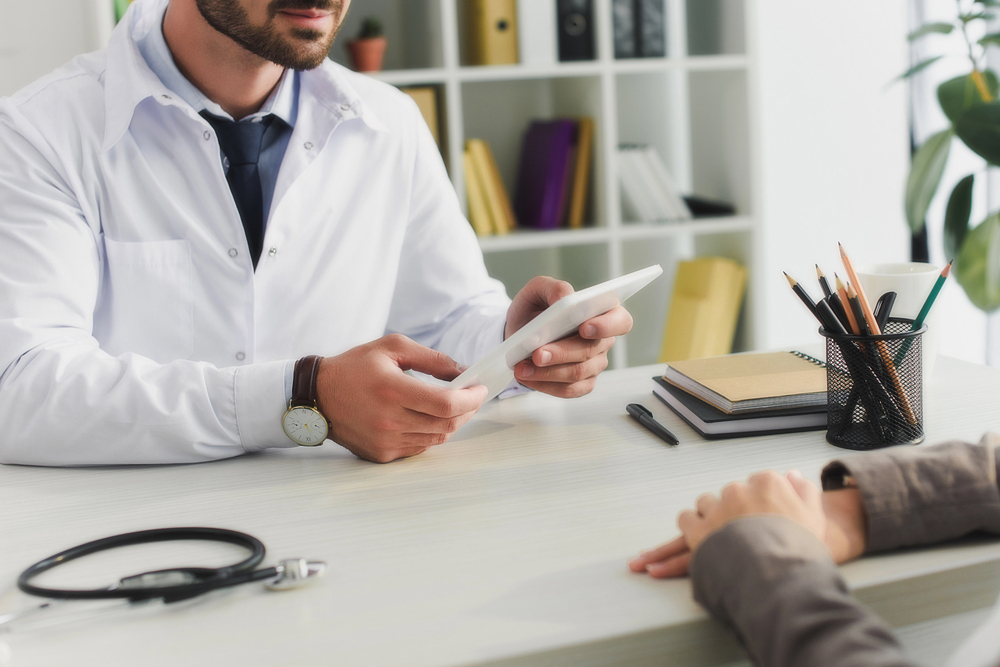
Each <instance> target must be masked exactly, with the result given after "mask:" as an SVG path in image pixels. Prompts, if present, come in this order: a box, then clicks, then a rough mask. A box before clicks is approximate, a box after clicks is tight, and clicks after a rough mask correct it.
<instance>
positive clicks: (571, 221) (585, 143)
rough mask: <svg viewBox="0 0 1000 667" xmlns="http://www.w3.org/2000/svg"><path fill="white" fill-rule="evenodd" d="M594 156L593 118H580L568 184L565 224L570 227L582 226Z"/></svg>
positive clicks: (577, 227)
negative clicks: (568, 196)
mask: <svg viewBox="0 0 1000 667" xmlns="http://www.w3.org/2000/svg"><path fill="white" fill-rule="evenodd" d="M593 156H594V119H593V118H580V119H579V120H578V121H577V132H576V149H575V157H574V163H573V177H572V185H571V186H570V202H569V211H568V213H567V216H566V226H567V227H569V228H570V229H579V228H580V227H583V218H584V215H585V214H586V211H587V197H588V195H589V194H590V172H591V169H592V167H593Z"/></svg>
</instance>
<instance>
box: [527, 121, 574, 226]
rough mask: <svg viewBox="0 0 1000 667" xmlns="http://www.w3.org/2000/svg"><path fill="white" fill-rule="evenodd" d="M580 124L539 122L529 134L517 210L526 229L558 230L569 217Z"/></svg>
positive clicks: (532, 125)
mask: <svg viewBox="0 0 1000 667" xmlns="http://www.w3.org/2000/svg"><path fill="white" fill-rule="evenodd" d="M575 134H576V123H575V122H574V121H571V120H552V121H535V122H533V123H531V125H530V126H529V127H528V130H527V131H526V132H525V135H524V140H523V142H522V146H521V158H520V163H519V166H518V174H517V191H516V196H515V198H514V200H515V204H514V210H515V213H516V215H517V220H518V222H519V223H521V224H522V225H523V226H525V227H535V228H537V229H555V228H557V227H559V225H560V223H561V222H562V219H563V215H564V213H565V205H566V192H567V189H568V188H567V186H566V184H567V179H568V178H569V177H570V169H569V167H570V159H571V157H572V149H573V137H574V136H575Z"/></svg>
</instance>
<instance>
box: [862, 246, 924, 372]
mask: <svg viewBox="0 0 1000 667" xmlns="http://www.w3.org/2000/svg"><path fill="white" fill-rule="evenodd" d="M941 269H942V267H940V266H935V265H933V264H925V263H923V262H902V263H897V264H871V265H869V266H863V267H861V270H860V271H858V280H860V281H861V287H863V288H864V290H865V295H866V296H867V297H868V301H869V302H870V304H871V307H872V308H874V307H875V302H876V301H878V299H879V297H880V296H882V295H883V294H885V293H886V292H895V293H896V301H895V303H894V304H893V306H892V312H891V313H890V316H891V317H900V318H905V319H909V320H912V319H914V318H915V317H916V316H917V314H918V313H919V312H920V309H921V308H923V306H924V302H925V301H926V300H927V297H928V296H930V293H931V289H933V288H934V283H936V282H937V279H938V276H940V275H941ZM936 311H937V309H935V308H931V311H930V313H929V314H928V315H927V318H926V319H925V320H924V324H926V325H927V331H926V332H925V333H924V335H923V336H922V340H921V347H922V349H923V376H924V378H925V380H926V379H930V377H931V375H932V374H933V372H934V361H935V359H936V358H937V350H938V330H939V328H938V325H937V317H936V315H935V313H936Z"/></svg>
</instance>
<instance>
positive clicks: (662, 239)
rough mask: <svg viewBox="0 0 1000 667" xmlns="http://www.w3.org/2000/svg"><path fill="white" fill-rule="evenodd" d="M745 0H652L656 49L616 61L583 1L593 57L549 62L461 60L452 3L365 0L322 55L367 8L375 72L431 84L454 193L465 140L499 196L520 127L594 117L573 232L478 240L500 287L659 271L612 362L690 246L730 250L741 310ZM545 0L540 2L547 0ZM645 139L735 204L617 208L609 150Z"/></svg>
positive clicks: (750, 216) (745, 219)
mask: <svg viewBox="0 0 1000 667" xmlns="http://www.w3.org/2000/svg"><path fill="white" fill-rule="evenodd" d="M752 1H753V0H686V1H685V0H665V2H666V11H667V16H668V26H667V30H668V41H667V48H668V56H667V57H665V58H648V59H631V60H616V59H615V58H614V48H613V42H612V39H613V37H612V25H611V3H610V0H595V6H594V19H595V22H596V26H595V28H596V31H597V32H596V43H597V56H598V57H597V59H596V60H594V61H589V62H572V63H555V64H552V65H544V66H538V65H532V66H529V65H510V66H487V67H476V66H466V65H464V64H463V62H462V59H461V53H462V39H463V37H462V35H461V31H460V29H459V26H460V25H461V20H460V15H461V3H462V2H464V0H366V1H365V3H364V4H361V3H356V5H354V6H352V8H351V13H350V15H349V16H348V19H347V20H346V21H345V25H344V28H343V30H342V32H341V37H340V38H339V39H338V42H339V43H340V44H341V46H339V47H338V46H337V45H335V46H334V49H333V52H332V53H331V57H332V58H333V59H334V60H337V61H339V62H344V63H346V54H345V53H344V50H343V46H342V44H343V43H345V42H346V41H347V39H349V38H350V37H351V36H353V34H354V33H355V32H356V30H357V25H358V24H359V23H360V22H361V20H362V19H363V18H364V17H366V16H378V17H379V18H380V19H381V20H382V22H383V25H384V26H385V30H386V35H387V37H388V40H389V52H388V54H387V60H386V70H385V71H383V72H381V73H379V74H377V75H376V76H378V78H380V79H381V80H383V81H386V82H388V83H391V84H394V85H398V86H412V85H432V86H437V87H438V88H439V90H440V92H441V97H440V99H441V102H442V107H443V108H442V112H443V114H444V115H443V121H442V126H443V130H444V135H445V139H444V143H443V153H444V156H445V159H446V162H447V163H448V165H449V169H450V173H451V178H452V181H453V183H454V185H455V189H456V191H457V192H458V194H459V198H460V199H461V200H462V202H463V204H464V202H465V181H464V174H463V173H462V170H461V169H457V168H455V167H456V165H461V158H462V149H463V145H464V142H465V139H466V138H472V137H476V138H481V139H485V140H487V141H488V142H489V143H490V145H491V147H492V148H493V151H494V153H495V155H496V158H497V163H498V165H499V168H500V172H501V175H502V177H503V179H504V182H505V184H506V186H507V189H508V190H509V191H510V193H511V195H512V196H513V193H514V189H515V188H514V185H515V177H516V170H517V161H518V157H519V154H520V149H521V138H522V134H523V132H524V130H525V129H526V127H527V125H528V123H529V122H530V121H531V120H533V119H537V118H553V117H559V116H590V117H592V118H594V120H595V122H596V136H595V162H594V172H593V180H592V182H591V201H590V203H589V207H588V218H587V221H586V223H585V224H586V226H585V228H584V229H580V230H554V231H534V230H517V231H515V232H514V233H512V234H509V235H506V236H492V237H483V238H481V239H480V246H481V248H482V250H483V253H484V256H485V258H486V264H487V266H488V268H489V270H490V273H491V274H492V275H493V276H495V277H497V278H499V279H500V280H502V281H503V282H504V284H505V285H506V286H507V289H508V292H509V293H510V294H512V295H513V294H514V293H515V292H516V291H517V290H519V289H520V288H521V287H522V286H523V285H524V283H525V282H527V280H529V279H530V278H532V277H533V276H535V275H539V274H547V275H553V276H556V277H558V278H562V279H565V280H569V281H570V282H571V283H573V284H574V285H575V286H577V287H578V288H581V287H586V286H588V285H591V284H593V283H596V282H600V281H602V280H606V279H608V278H612V277H616V276H619V275H622V274H624V273H627V272H629V271H633V270H637V269H640V268H643V267H645V266H647V265H649V264H653V263H659V264H661V265H662V266H663V268H664V276H663V277H662V278H660V279H658V280H657V281H656V282H655V283H654V284H653V285H651V286H650V287H647V288H646V289H645V290H643V291H642V292H640V293H639V294H638V295H636V296H635V297H633V299H632V300H631V301H630V302H629V304H628V305H629V311H630V312H631V313H632V315H633V317H634V319H635V327H634V329H633V331H632V333H630V334H629V335H628V336H626V337H625V338H624V339H623V340H620V341H619V343H618V344H617V345H616V346H615V348H614V350H613V352H612V365H613V366H615V367H624V366H634V365H639V364H647V363H651V362H655V361H656V356H657V354H658V352H659V347H660V341H661V337H662V332H663V325H664V322H665V319H666V312H667V308H668V305H669V299H670V293H671V290H672V281H673V274H674V269H675V268H676V264H677V262H678V261H680V260H683V259H687V258H690V257H692V256H695V255H699V254H708V253H713V254H721V255H724V256H728V257H731V258H733V259H735V260H737V261H739V262H741V263H742V264H744V265H745V266H747V268H748V270H749V271H750V279H749V283H748V284H749V285H750V287H749V288H748V292H747V306H745V308H744V313H751V312H754V311H753V308H752V307H751V304H752V301H753V292H754V289H753V285H754V283H755V281H756V276H755V273H756V267H755V262H754V257H755V252H754V247H755V244H756V243H757V236H758V227H759V221H758V213H757V207H756V206H755V201H756V197H755V196H754V186H753V178H752V173H753V164H754V159H755V157H754V152H755V151H754V147H753V145H752V139H751V122H750V117H751V110H750V106H751V103H752V100H753V95H752V93H751V90H750V89H751V86H752V84H753V77H752V71H753V62H752V55H751V54H750V53H748V50H747V48H746V44H747V42H748V41H749V40H748V39H747V36H746V34H745V33H746V30H745V27H744V24H745V13H746V12H747V11H749V10H750V9H749V7H748V5H750V4H751V3H752ZM553 4H554V3H553ZM623 142H632V143H648V144H651V145H652V146H654V147H655V148H656V149H657V150H658V151H659V153H660V154H661V155H662V156H663V158H664V160H665V162H666V163H667V166H668V168H669V169H670V171H671V174H672V175H673V176H674V178H675V179H676V181H677V182H678V185H679V186H680V188H681V189H682V191H684V192H685V193H694V194H697V195H700V196H704V197H709V198H714V199H720V200H724V201H728V202H731V203H733V204H735V205H736V208H737V215H735V216H729V217H724V218H715V219H698V220H695V221H690V222H684V223H671V224H662V225H654V224H644V223H638V222H636V221H633V220H628V219H625V218H624V216H623V213H622V205H621V199H620V194H619V186H618V172H617V165H616V160H615V156H616V147H617V146H618V145H619V143H623ZM742 320H743V321H742V322H741V325H740V327H739V331H738V333H737V341H736V346H737V349H749V348H752V347H753V346H754V345H755V343H757V342H758V341H756V340H755V334H754V330H755V326H756V324H755V323H754V322H751V321H749V318H748V317H747V316H746V315H744V317H743V318H742Z"/></svg>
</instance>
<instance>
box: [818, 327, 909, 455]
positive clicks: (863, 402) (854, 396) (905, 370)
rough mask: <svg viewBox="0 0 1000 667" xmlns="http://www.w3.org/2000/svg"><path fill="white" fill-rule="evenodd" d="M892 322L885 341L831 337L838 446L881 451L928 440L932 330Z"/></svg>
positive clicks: (829, 374) (833, 426) (830, 426)
mask: <svg viewBox="0 0 1000 667" xmlns="http://www.w3.org/2000/svg"><path fill="white" fill-rule="evenodd" d="M912 324H913V322H912V321H911V320H902V319H890V320H889V322H888V323H887V324H886V327H885V332H884V333H883V334H882V335H881V336H843V335H839V334H834V333H830V332H828V331H826V330H824V329H820V333H821V334H822V335H823V336H825V337H826V383H827V410H828V413H827V431H826V439H827V442H829V443H830V444H832V445H836V446H838V447H844V448H846V449H860V450H867V449H879V448H881V447H891V446H893V445H916V444H919V443H921V442H923V440H924V410H923V369H922V361H921V360H922V355H921V339H922V336H923V334H924V332H925V331H926V330H927V326H926V325H925V326H923V327H921V328H920V329H917V330H916V331H911V330H910V327H911V326H912Z"/></svg>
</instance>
